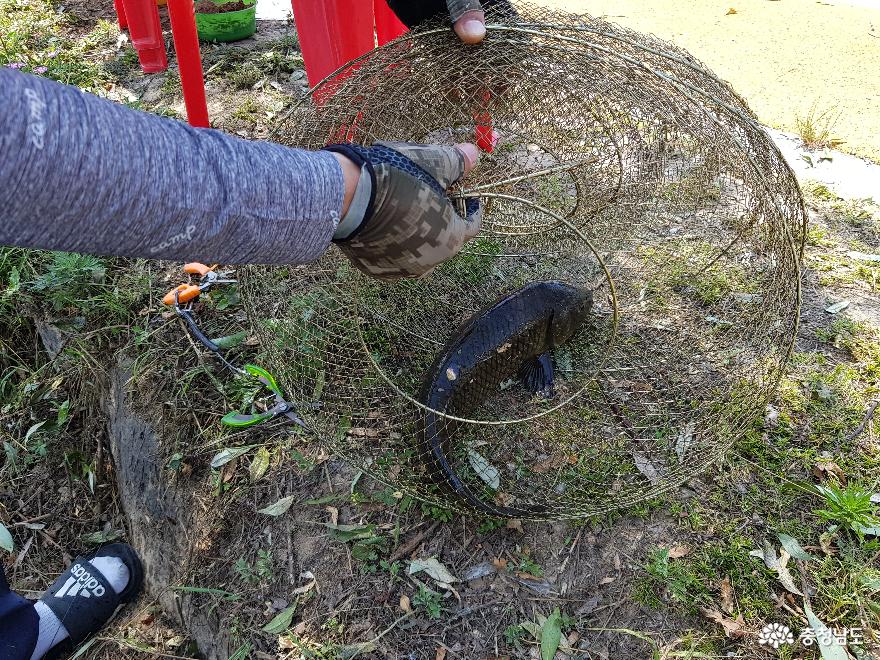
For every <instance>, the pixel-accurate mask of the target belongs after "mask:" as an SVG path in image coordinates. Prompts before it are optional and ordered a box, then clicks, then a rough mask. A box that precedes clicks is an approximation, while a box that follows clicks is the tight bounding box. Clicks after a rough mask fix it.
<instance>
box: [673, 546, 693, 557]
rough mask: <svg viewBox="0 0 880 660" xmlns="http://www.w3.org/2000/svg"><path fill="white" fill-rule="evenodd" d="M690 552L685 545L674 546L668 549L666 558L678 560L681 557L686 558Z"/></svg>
mask: <svg viewBox="0 0 880 660" xmlns="http://www.w3.org/2000/svg"><path fill="white" fill-rule="evenodd" d="M690 552H691V549H690V548H689V547H687V546H686V545H674V546H672V547H671V548H669V554H668V557H669V558H670V559H680V558H681V557H686V556H687V555H689V554H690Z"/></svg>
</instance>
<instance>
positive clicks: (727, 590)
mask: <svg viewBox="0 0 880 660" xmlns="http://www.w3.org/2000/svg"><path fill="white" fill-rule="evenodd" d="M719 590H720V592H721V609H722V610H723V611H724V612H725V613H727V614H733V586H732V585H731V584H730V577H729V576H727V575H725V576H724V579H723V580H721V584H720V585H719Z"/></svg>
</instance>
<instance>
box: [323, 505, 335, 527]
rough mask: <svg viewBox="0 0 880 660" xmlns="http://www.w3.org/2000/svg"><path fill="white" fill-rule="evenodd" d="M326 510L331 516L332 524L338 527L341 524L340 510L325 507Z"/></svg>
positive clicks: (333, 507)
mask: <svg viewBox="0 0 880 660" xmlns="http://www.w3.org/2000/svg"><path fill="white" fill-rule="evenodd" d="M324 509H325V510H326V511H327V513H329V514H330V524H331V525H338V524H339V509H337V508H336V507H335V506H325V507H324Z"/></svg>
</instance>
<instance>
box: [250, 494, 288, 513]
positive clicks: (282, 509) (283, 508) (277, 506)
mask: <svg viewBox="0 0 880 660" xmlns="http://www.w3.org/2000/svg"><path fill="white" fill-rule="evenodd" d="M291 504H293V495H288V496H287V497H282V498H281V499H280V500H278V501H277V502H275V503H274V504H270V505H269V506H267V507H265V508H263V509H259V510H257V513H264V514H266V515H267V516H273V517H276V518H277V517H278V516H280V515H283V514H285V513H287V510H288V509H289V508H290V505H291Z"/></svg>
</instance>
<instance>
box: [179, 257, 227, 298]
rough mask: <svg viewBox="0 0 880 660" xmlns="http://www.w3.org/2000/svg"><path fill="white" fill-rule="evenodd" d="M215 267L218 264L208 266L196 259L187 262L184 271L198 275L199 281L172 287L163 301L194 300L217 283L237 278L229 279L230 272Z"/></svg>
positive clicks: (225, 282) (224, 282)
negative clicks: (217, 269)
mask: <svg viewBox="0 0 880 660" xmlns="http://www.w3.org/2000/svg"><path fill="white" fill-rule="evenodd" d="M215 268H217V264H214V265H213V266H206V265H205V264H200V263H198V262H196V261H194V262H192V263H189V264H185V265H184V267H183V272H184V273H188V274H189V275H197V276H198V277H199V283H198V284H181V285H180V286H178V287H175V288H173V289H171V291H169V292H168V293H166V294H165V297H164V298H162V302H163V303H165V304H166V305H180V304H182V303H188V302H192V301H193V300H195V299H196V298H198V297H199V296H200V295H201V293H202V292H203V291H207V290H208V289H210V288H211V287H212V286H214V285H215V284H232V283H234V282H235V280H233V279H229V277H228V275H229V274H228V273H218V272H216V271H215V270H214V269H215Z"/></svg>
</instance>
